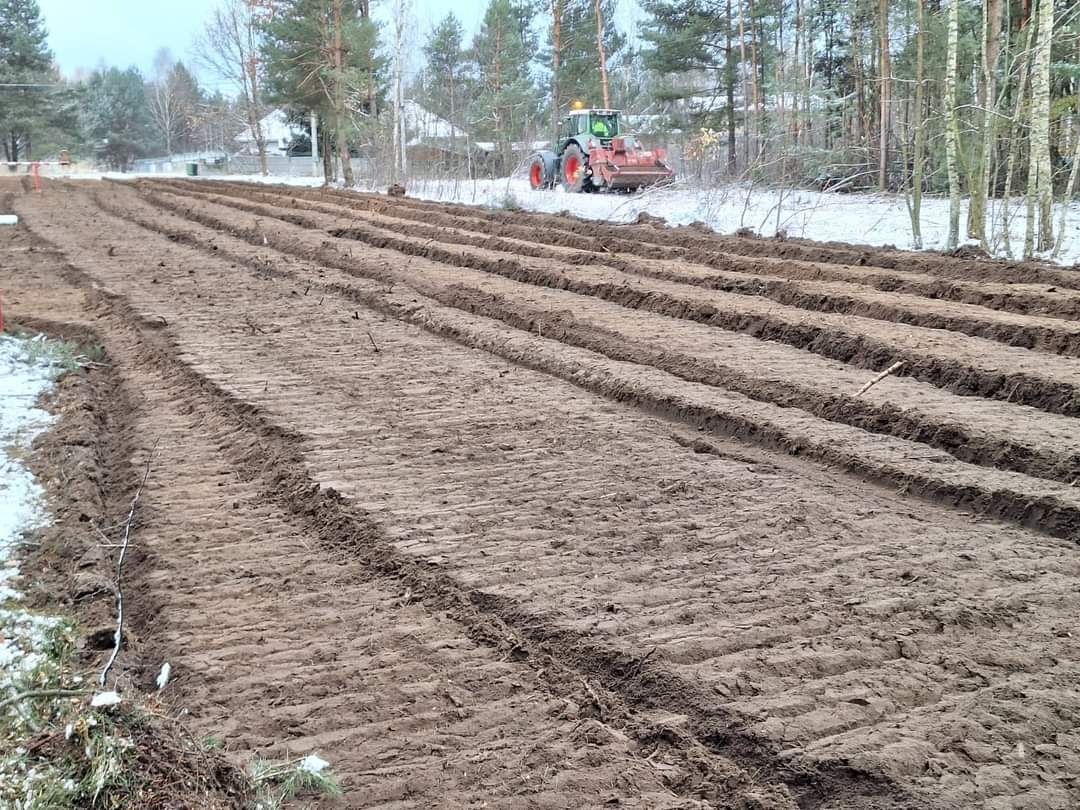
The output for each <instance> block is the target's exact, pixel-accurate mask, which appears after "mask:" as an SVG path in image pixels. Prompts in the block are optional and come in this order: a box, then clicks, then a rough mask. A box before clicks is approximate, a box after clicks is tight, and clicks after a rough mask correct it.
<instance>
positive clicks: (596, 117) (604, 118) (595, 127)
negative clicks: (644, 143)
mask: <svg viewBox="0 0 1080 810" xmlns="http://www.w3.org/2000/svg"><path fill="white" fill-rule="evenodd" d="M618 136H619V111H618V110H574V111H573V112H571V113H570V114H569V115H568V116H566V119H565V120H564V121H563V126H562V132H560V133H559V144H558V151H559V153H560V154H561V153H562V152H563V151H564V150H565V149H566V146H567V144H570V143H577V144H578V146H579V147H580V148H581V150H582V151H583V152H588V149H589V141H590V140H591V141H594V142H595V141H599V142H600V143H601V144H603V145H605V146H607V145H608V144H609V143H610V141H611V139H612V138H617V137H618Z"/></svg>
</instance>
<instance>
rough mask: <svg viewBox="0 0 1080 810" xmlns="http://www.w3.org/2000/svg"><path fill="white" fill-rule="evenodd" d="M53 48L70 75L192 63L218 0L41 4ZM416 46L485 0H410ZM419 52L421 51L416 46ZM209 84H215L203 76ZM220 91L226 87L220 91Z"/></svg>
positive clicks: (625, 3)
mask: <svg viewBox="0 0 1080 810" xmlns="http://www.w3.org/2000/svg"><path fill="white" fill-rule="evenodd" d="M38 3H39V4H40V6H41V11H42V14H43V15H44V17H45V25H46V27H47V28H48V29H49V46H50V47H51V48H52V50H53V53H54V54H55V55H56V60H57V62H59V64H60V68H61V69H62V70H63V71H64V73H65V74H66V75H68V76H71V75H73V74H75V73H76V72H77V71H79V70H85V71H90V70H93V69H94V68H95V67H97V66H98V65H99V64H101V63H102V62H104V63H105V64H106V65H115V66H117V67H127V66H128V65H136V66H137V67H138V68H140V69H141V70H142V71H143V72H144V73H149V72H150V68H151V65H152V63H153V60H154V54H155V53H156V52H157V50H158V49H159V48H161V47H167V48H169V50H171V51H172V54H173V57H174V58H176V59H180V60H183V61H185V62H190V61H191V48H192V43H193V42H194V41H195V38H196V37H197V36H198V34H199V32H200V31H201V30H202V27H203V24H204V22H205V20H206V18H207V17H208V16H209V14H210V11H211V10H212V9H213V8H214V7H215V6H216V5H217V3H218V0H92V2H86V0H38ZM372 5H373V7H374V9H375V13H376V14H379V13H380V12H382V13H385V11H386V10H387V9H388V7H389V6H390V3H389V2H388V0H375V2H374V3H373V4H372ZM411 5H412V9H413V14H414V19H415V30H416V31H417V32H418V34H419V38H418V39H417V42H423V39H424V37H425V36H426V35H427V32H428V31H430V30H431V28H432V27H433V26H434V25H435V23H437V22H438V21H439V20H440V19H442V18H443V17H444V16H445V15H446V13H447V12H448V11H451V10H452V11H453V12H454V13H455V14H456V15H457V16H458V19H460V20H461V22H462V24H463V25H464V27H465V30H466V33H467V37H471V36H472V33H473V32H474V31H475V30H476V29H477V28H478V27H479V25H480V20H481V18H482V17H483V14H484V9H485V8H486V6H487V0H411ZM640 16H641V14H640V11H639V10H638V8H637V3H636V0H620V10H619V14H618V19H617V24H618V25H619V26H620V27H621V28H623V29H624V30H625V29H627V28H632V27H633V26H634V25H635V23H636V21H637V20H638V19H640ZM416 51H417V52H418V51H419V48H418V47H417V48H416ZM203 78H204V83H205V84H209V85H211V86H214V85H215V82H213V81H211V80H210V77H203ZM222 89H225V88H224V87H222Z"/></svg>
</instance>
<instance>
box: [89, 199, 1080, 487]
mask: <svg viewBox="0 0 1080 810" xmlns="http://www.w3.org/2000/svg"><path fill="white" fill-rule="evenodd" d="M96 200H97V202H98V204H99V205H101V206H102V207H103V208H104V209H105V210H107V211H110V212H111V213H113V214H115V215H118V216H124V217H126V218H128V219H131V220H132V221H135V222H137V223H139V224H140V225H143V226H144V227H148V228H150V229H152V230H158V231H163V232H167V233H168V235H169V237H170V238H171V239H175V240H177V241H181V242H184V243H186V244H191V245H193V246H195V247H200V248H203V249H209V250H211V251H217V250H218V249H219V247H220V245H219V244H217V243H214V242H213V240H211V241H206V240H200V239H198V238H196V237H194V236H193V235H192V234H191V233H190V232H189V230H188V229H187V227H186V225H185V223H188V222H190V220H177V221H175V222H171V223H168V222H166V223H162V222H160V221H154V218H153V217H150V218H149V219H148V218H147V217H146V216H145V215H139V214H137V213H133V212H132V211H131V210H130V201H129V210H126V211H125V210H121V209H119V208H117V207H116V206H115V205H114V204H113V203H111V202H109V201H108V200H107V199H106V198H104V197H103V196H102V195H97V196H96ZM147 202H149V203H151V204H153V203H155V199H154V198H153V197H148V198H147ZM156 203H157V205H158V206H164V207H165V210H167V211H173V213H175V214H176V215H177V216H182V215H183V214H184V213H185V211H184V210H183V209H182V207H178V206H173V205H170V204H168V203H165V202H163V201H162V200H156ZM159 216H160V215H159ZM219 224H220V223H219ZM235 241H236V242H237V244H239V245H243V244H244V243H242V242H239V240H235ZM260 241H261V236H258V235H253V234H249V242H254V243H259V242H260ZM236 246H237V245H235V244H234V246H233V248H234V249H233V250H232V251H231V252H230V257H231V258H233V259H235V260H237V261H239V262H240V263H242V264H245V265H248V266H252V267H255V268H256V269H261V268H262V265H261V263H259V261H258V260H256V263H255V264H252V257H251V256H250V255H247V253H246V252H245V248H246V245H245V246H244V247H242V248H240V254H241V255H237V254H236V252H235V247H236ZM328 261H329V262H332V263H333V264H334V265H335V266H337V267H339V268H340V269H343V270H344V271H345V272H348V273H360V274H361V275H365V274H366V275H367V276H369V277H374V278H377V279H392V280H393V281H395V282H397V283H404V284H411V285H412V286H413V287H415V288H416V289H418V290H420V291H421V292H423V293H424V294H425V295H429V296H431V297H433V298H434V299H435V300H438V301H439V302H440V303H442V304H444V305H447V306H453V307H457V308H459V309H463V310H464V311H467V312H472V313H475V314H478V315H483V316H485V317H490V318H496V319H498V320H501V321H503V322H504V323H507V324H509V325H510V326H513V327H515V328H518V329H522V330H524V331H527V332H533V333H539V334H546V335H547V336H548V337H549V338H554V339H557V340H560V341H562V342H564V343H567V344H569V345H573V346H578V347H581V348H585V349H589V350H590V351H595V352H599V353H602V354H604V355H606V356H608V357H611V358H612V359H615V360H621V361H627V362H632V363H637V364H645V365H651V366H653V367H655V368H658V369H660V370H663V371H667V372H669V373H671V374H674V375H675V376H677V377H680V378H681V379H684V380H687V381H690V382H700V383H704V384H706V385H711V386H717V387H722V388H726V389H728V390H731V391H735V392H737V393H740V394H743V395H745V396H748V397H750V398H752V399H755V400H758V401H761V402H769V403H773V404H776V405H779V406H781V407H797V408H800V409H802V410H805V411H806V412H808V413H810V414H813V415H814V416H817V417H819V418H823V419H827V420H829V421H834V422H838V423H841V424H846V425H850V426H853V427H858V428H860V429H862V430H868V431H871V432H874V433H881V434H885V435H892V436H896V437H897V438H902V439H906V440H909V441H915V442H918V443H921V444H926V445H929V446H931V447H934V448H936V449H940V450H944V451H946V452H948V453H950V454H951V455H952V456H954V457H955V458H958V459H959V460H961V461H965V462H968V463H973V464H979V465H981V466H987V467H994V468H997V469H1002V470H1010V471H1013V472H1019V473H1022V474H1025V475H1032V476H1036V477H1042V478H1047V479H1048V480H1055V481H1058V482H1061V483H1066V484H1071V483H1072V482H1073V481H1075V480H1077V478H1078V477H1080V456H1078V455H1077V454H1076V453H1074V452H1073V442H1072V441H1071V440H1070V439H1066V440H1065V441H1064V444H1059V446H1058V447H1057V448H1054V447H1051V446H1045V444H1046V441H1047V439H1048V437H1049V436H1050V435H1051V432H1052V433H1056V434H1058V435H1060V436H1064V437H1069V436H1071V435H1072V431H1073V430H1074V428H1075V425H1074V424H1073V422H1072V420H1071V419H1067V418H1063V417H1055V416H1049V415H1046V414H1043V413H1036V412H1032V413H1031V414H1030V415H1029V414H1027V413H1026V412H1025V411H1023V410H1020V409H1018V408H1017V406H1011V405H1010V406H1004V405H999V404H996V403H993V402H986V403H979V404H981V405H983V406H984V409H986V410H988V411H989V414H988V417H989V421H987V423H986V424H985V425H983V426H978V425H970V423H968V424H965V423H962V422H960V421H958V420H957V418H956V416H955V410H956V408H957V405H958V404H967V405H968V406H969V408H970V407H971V406H972V405H973V404H975V403H971V402H967V403H956V402H954V401H950V400H951V399H952V398H951V395H938V394H937V393H936V391H937V389H929V390H920V391H912V390H910V389H911V388H912V386H913V383H912V382H911V381H910V378H909V379H907V380H895V381H893V380H890V381H886V382H885V384H883V385H881V386H879V387H878V389H877V391H875V392H874V395H873V396H875V397H876V396H878V395H879V394H880V395H882V396H885V395H886V394H887V395H888V396H891V397H892V398H893V399H895V400H896V401H900V402H906V403H907V407H906V410H905V409H901V408H899V407H897V406H895V405H893V404H891V402H890V401H888V400H876V401H867V400H864V399H857V398H855V397H852V396H850V395H843V394H836V393H834V392H835V391H836V390H838V389H840V390H844V389H847V390H851V391H855V390H857V389H858V388H860V387H861V386H862V384H863V380H862V378H861V376H859V375H857V374H847V375H846V377H845V375H844V374H842V373H841V372H842V371H843V368H842V367H841V369H840V370H839V371H838V369H837V368H836V367H835V366H822V368H821V369H820V370H817V371H815V370H814V369H815V368H816V366H815V362H816V358H813V357H812V356H811V357H805V356H802V355H801V353H795V354H793V356H792V357H791V358H789V359H788V360H787V361H786V362H787V371H786V373H787V374H790V375H793V376H796V375H797V374H799V373H801V374H803V378H810V379H813V378H814V375H815V374H820V375H821V379H826V378H827V379H829V380H830V385H829V387H828V390H826V391H821V390H815V389H813V388H811V387H809V386H808V385H805V384H797V383H795V382H794V381H792V382H788V381H785V380H784V379H782V378H778V376H777V375H778V374H779V373H780V372H779V371H778V370H777V369H778V368H783V364H784V360H783V357H784V355H783V353H782V352H780V351H778V348H779V347H775V346H772V345H769V344H759V348H758V349H757V351H756V352H751V354H752V355H753V354H756V355H757V359H756V360H755V363H758V362H760V364H761V365H763V366H765V367H767V368H768V369H769V375H768V376H763V377H762V376H759V377H755V376H754V375H753V371H754V369H753V368H752V366H753V365H754V364H749V365H750V366H751V368H750V371H749V373H748V372H747V370H745V369H744V368H743V367H739V366H732V365H731V360H732V358H731V357H730V356H729V357H728V358H727V361H726V363H725V362H724V355H725V352H730V351H733V350H734V349H735V347H731V349H726V348H721V349H711V348H710V349H709V352H711V353H712V355H713V356H716V357H718V358H719V359H718V360H716V361H709V360H708V359H706V358H705V357H704V356H702V352H703V351H704V350H702V349H698V350H697V351H698V356H695V355H693V354H691V353H689V352H692V351H694V350H695V347H694V345H693V341H695V340H700V344H701V345H702V346H706V345H709V336H708V335H704V336H701V337H700V338H698V337H691V338H689V339H690V341H691V343H690V346H688V347H687V348H686V350H684V353H680V352H679V351H678V350H677V347H678V345H679V340H678V337H677V336H669V337H668V338H665V337H663V336H662V335H661V334H653V335H652V338H653V339H654V340H653V343H654V344H659V345H661V346H663V348H662V349H661V348H655V345H650V343H648V342H646V341H641V340H634V339H631V338H628V337H626V336H625V335H624V334H621V333H620V332H619V331H618V330H619V327H620V325H621V323H625V322H626V321H635V319H636V318H637V317H638V313H636V312H634V311H631V312H627V311H625V310H622V309H618V308H616V309H617V311H616V312H614V313H613V316H612V318H610V319H609V320H608V326H607V327H606V328H605V327H604V326H597V325H595V324H594V323H592V322H590V321H588V320H586V321H582V319H581V313H580V311H579V312H578V313H577V314H576V315H574V314H571V308H568V307H567V303H566V302H565V301H562V300H560V299H558V298H557V300H555V301H553V302H551V303H550V305H549V306H546V307H542V306H536V305H531V306H530V305H526V304H522V302H521V301H520V300H513V301H511V300H508V298H507V296H504V295H502V294H500V293H497V292H492V290H491V289H490V285H487V284H484V283H483V282H480V284H481V286H485V287H487V289H483V290H481V289H478V288H477V287H475V286H473V287H470V286H468V285H466V284H464V283H461V282H463V281H464V279H462V277H461V276H460V275H459V274H458V273H457V272H455V273H454V274H451V277H450V278H449V279H447V280H446V281H444V282H442V283H433V284H426V283H423V278H424V269H423V268H422V267H420V266H418V265H417V264H415V263H412V264H410V269H409V272H408V273H407V274H400V273H398V274H394V273H392V272H390V271H387V270H385V269H382V268H379V269H377V270H373V269H372V268H371V267H370V266H367V267H366V268H363V267H358V265H357V263H355V262H352V261H346V262H342V261H340V259H329V260H328ZM346 281H347V279H346ZM511 283H513V282H511ZM345 292H346V293H347V290H346V291H345ZM542 295H545V296H566V295H570V294H567V293H559V292H554V293H542ZM650 317H651V316H646V315H645V314H644V313H641V315H640V318H641V319H645V318H650ZM642 322H643V324H646V321H645V320H643V321H642ZM671 323H672V324H677V325H680V322H677V321H672V322H671ZM667 325H668V324H667V323H666V322H659V323H655V322H654V323H652V324H651V326H652V327H653V330H655V329H656V328H658V327H663V328H666V327H667ZM692 328H693V327H690V326H689V325H685V326H682V329H683V331H688V330H690V329H692ZM636 331H637V333H638V334H646V333H648V331H649V329H648V324H647V325H646V326H644V327H643V328H640V329H637V330H636ZM742 340H744V341H746V342H749V339H746V338H743V339H742ZM684 342H686V341H684ZM759 373H760V372H759ZM817 382H820V381H817ZM927 399H929V403H927ZM938 400H940V401H938ZM927 404H930V405H932V406H933V407H932V408H931V409H930V411H929V413H925V412H920V408H925V407H926V405H927ZM995 420H996V421H995ZM1025 422H1026V423H1030V424H1029V430H1028V431H1027V432H1026V436H1027V437H1028V441H1029V443H1025V442H1024V441H1023V440H1022V439H1021V438H1017V440H1015V441H1014V440H1011V439H1009V438H1007V437H1005V436H1004V435H1001V434H995V433H993V432H992V430H993V429H994V427H993V426H996V429H1003V428H1004V427H1005V426H1006V425H1008V426H1010V427H1011V429H1012V430H1013V431H1014V432H1017V433H1018V435H1019V436H1023V435H1025V434H1024V432H1023V431H1022V430H1021V427H1022V425H1023V424H1024V423H1025ZM1040 441H1041V442H1042V443H1043V445H1044V446H1040V445H1039V444H1038V442H1040Z"/></svg>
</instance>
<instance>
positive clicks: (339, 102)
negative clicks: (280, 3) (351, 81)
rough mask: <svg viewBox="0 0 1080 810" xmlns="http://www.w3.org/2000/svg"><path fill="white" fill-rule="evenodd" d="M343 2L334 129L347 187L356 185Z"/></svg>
mask: <svg viewBox="0 0 1080 810" xmlns="http://www.w3.org/2000/svg"><path fill="white" fill-rule="evenodd" d="M342 5H343V0H334V118H335V121H334V129H335V135H336V137H337V147H338V157H339V159H340V160H341V175H342V177H344V178H345V185H346V186H352V185H353V183H354V178H353V170H352V160H351V159H350V157H349V138H348V129H347V118H346V115H345V46H344V43H343V42H342V37H341V28H342V25H343V24H344V19H343V15H342Z"/></svg>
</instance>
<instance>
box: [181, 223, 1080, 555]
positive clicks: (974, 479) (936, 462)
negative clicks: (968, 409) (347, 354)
mask: <svg viewBox="0 0 1080 810" xmlns="http://www.w3.org/2000/svg"><path fill="white" fill-rule="evenodd" d="M187 215H188V216H190V217H193V218H196V219H200V220H201V221H202V222H203V223H204V224H207V225H209V226H211V227H214V226H216V227H218V228H220V229H222V230H224V231H226V232H228V233H232V234H235V235H238V236H244V237H245V238H246V239H247V240H248V241H249V242H250V243H252V244H256V245H259V244H261V245H264V246H266V247H270V248H274V249H278V250H284V252H285V253H287V254H290V255H295V256H298V257H302V258H315V259H316V260H317V261H318V262H319V263H321V264H324V265H327V266H331V267H340V268H343V269H348V268H354V269H355V265H354V263H353V261H354V260H353V257H352V256H351V250H350V251H349V252H348V253H347V254H345V255H344V256H343V255H342V254H341V253H340V252H338V251H335V250H333V249H332V248H330V247H328V244H329V243H326V241H325V240H324V239H323V238H322V236H321V235H320V234H318V233H314V234H313V233H312V232H311V231H309V230H306V229H303V228H300V227H299V226H291V227H290V226H289V225H284V226H282V227H280V228H276V229H273V230H268V229H265V228H263V227H261V225H260V223H259V221H258V220H257V219H256V220H253V221H252V222H251V223H250V224H249V225H248V226H247V227H246V228H241V227H238V225H237V224H235V223H225V222H222V221H221V220H218V219H215V218H214V217H212V216H205V215H204V216H201V217H200V216H199V215H198V214H195V213H194V212H193V211H190V210H189V211H188V212H187ZM382 265H383V268H382V269H379V268H374V269H372V270H371V271H370V277H371V278H374V279H377V280H379V281H382V282H385V283H389V284H390V289H389V290H386V291H385V292H383V293H380V294H377V295H372V294H371V293H370V292H362V291H351V290H349V288H347V287H346V288H343V289H342V290H341V292H342V293H346V294H350V295H351V297H352V298H353V299H354V300H360V301H362V302H363V303H364V304H365V305H367V306H375V307H378V308H381V309H383V311H386V312H388V314H392V315H394V316H395V317H401V315H402V313H404V314H405V317H406V318H407V319H409V320H412V321H413V322H416V323H420V324H422V325H424V326H425V327H426V328H431V327H432V324H433V321H432V319H431V315H430V310H429V308H428V307H426V306H422V305H419V304H415V305H412V304H404V303H402V304H399V305H398V307H396V308H395V307H393V306H391V305H389V304H388V302H389V301H390V300H392V298H393V294H392V289H393V285H394V284H395V283H397V282H400V276H398V275H397V274H395V273H394V272H392V271H390V270H389V268H390V262H389V261H383V262H382ZM298 281H302V279H298ZM409 300H415V299H409ZM431 303H434V302H431ZM388 306H389V308H388ZM438 331H440V333H441V334H444V335H447V336H450V337H453V338H454V339H457V340H461V341H463V342H466V344H467V345H470V346H474V347H478V348H483V349H485V350H487V351H491V352H493V353H496V354H499V355H500V356H503V357H506V358H507V359H511V360H513V361H515V362H523V363H525V364H526V365H528V366H529V367H530V368H536V369H539V370H541V371H546V372H548V373H553V374H556V375H558V376H560V377H563V378H564V379H567V380H568V381H570V382H573V383H574V384H575V385H579V386H581V387H583V388H585V389H586V390H589V391H593V392H595V393H599V394H601V395H603V396H609V397H612V398H614V399H616V400H618V401H622V402H629V403H632V404H635V405H637V406H638V407H641V408H645V409H647V410H649V411H651V412H654V413H658V414H661V415H663V416H665V417H666V418H671V419H675V420H678V421H681V422H685V423H688V424H690V425H693V426H695V427H698V428H702V429H706V430H709V431H710V432H715V433H718V434H720V435H727V436H732V437H736V438H741V439H749V440H752V441H754V442H756V443H759V444H762V445H764V446H766V447H774V448H779V449H781V450H784V451H785V452H798V453H801V454H805V455H807V456H810V457H812V458H816V459H820V460H821V461H824V462H826V463H830V464H835V465H837V466H839V467H841V468H843V469H847V470H849V471H852V472H855V473H857V474H858V475H861V476H869V477H871V478H873V479H875V480H882V481H889V482H892V483H895V484H896V485H898V486H901V487H903V488H904V490H905V491H909V492H911V493H913V494H916V495H919V496H920V497H926V498H929V499H931V500H937V501H941V502H945V503H949V504H955V505H957V506H960V507H962V508H970V509H972V510H974V511H976V512H979V513H985V514H988V515H991V516H994V517H1000V518H1004V519H1007V520H1014V521H1017V522H1019V523H1021V524H1022V525H1025V526H1030V527H1033V528H1038V529H1039V530H1040V531H1045V532H1048V533H1050V534H1053V535H1054V536H1059V537H1074V536H1076V535H1077V532H1078V530H1080V510H1078V507H1077V505H1076V504H1074V503H1073V501H1074V500H1076V497H1077V493H1076V491H1075V489H1074V488H1072V487H1068V486H1062V485H1055V484H1052V483H1050V482H1045V483H1039V482H1038V481H1037V480H1033V479H1026V478H1024V477H1018V476H1016V475H1015V474H1013V473H999V472H996V471H990V470H987V471H985V473H980V472H979V471H978V468H968V467H967V466H966V465H963V464H961V463H959V462H956V461H954V460H953V459H952V458H951V457H949V456H947V455H945V454H941V453H935V452H934V451H932V450H929V449H927V450H926V451H924V452H922V453H920V451H918V450H917V449H915V447H917V446H912V445H910V444H909V443H907V442H905V441H899V440H891V439H890V440H889V441H885V440H884V439H885V437H881V438H882V441H880V442H877V443H875V442H874V441H866V434H864V433H862V432H861V431H859V430H857V429H849V428H847V427H845V426H842V425H834V426H830V425H829V424H828V423H825V424H820V423H818V422H817V420H814V419H813V418H812V417H807V419H805V420H804V419H802V418H800V417H799V416H798V415H796V414H791V413H789V411H788V410H787V409H782V408H781V409H776V408H775V407H774V406H769V405H758V404H756V403H752V402H748V401H745V400H743V398H742V397H741V396H739V395H738V394H731V395H727V394H721V393H715V394H714V393H709V392H707V391H701V390H700V389H699V388H697V387H696V386H693V385H691V386H690V387H686V386H685V385H682V386H677V385H674V382H675V381H676V380H677V378H675V377H670V376H669V375H668V374H667V373H666V372H659V371H658V372H656V373H654V374H650V373H648V372H645V371H644V370H642V369H640V368H637V367H635V366H630V367H628V368H625V370H623V371H622V372H621V374H620V375H619V376H620V377H623V378H624V379H614V380H612V379H610V375H611V371H610V370H605V371H604V372H603V376H600V377H598V375H597V372H596V371H594V368H596V362H595V355H594V354H593V353H592V352H585V353H583V354H580V355H579V354H577V353H576V352H575V353H571V352H567V353H565V354H564V355H561V356H560V355H558V354H557V353H554V352H553V349H552V348H551V347H550V346H549V345H548V344H549V343H550V341H544V340H543V339H540V341H539V342H540V344H541V346H540V347H538V348H537V349H535V350H534V353H532V354H530V353H528V352H526V351H523V349H522V347H521V345H520V343H517V342H515V343H514V344H511V343H510V340H511V339H513V338H512V337H510V338H507V337H498V336H495V337H488V336H486V335H480V336H472V335H470V333H469V332H470V330H468V329H466V330H464V331H462V329H461V327H460V326H457V325H454V324H453V319H452V318H451V319H450V321H449V323H448V324H447V325H444V326H442V327H441V328H439V329H438ZM511 334H512V336H513V334H515V333H511ZM617 367H618V368H620V369H622V368H623V364H617ZM681 391H685V393H682V394H681V395H680V392H681ZM893 441H895V442H896V444H895V445H892V444H891V442H893Z"/></svg>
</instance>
